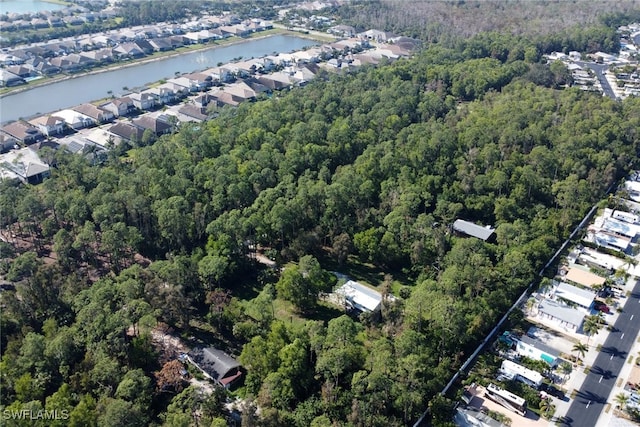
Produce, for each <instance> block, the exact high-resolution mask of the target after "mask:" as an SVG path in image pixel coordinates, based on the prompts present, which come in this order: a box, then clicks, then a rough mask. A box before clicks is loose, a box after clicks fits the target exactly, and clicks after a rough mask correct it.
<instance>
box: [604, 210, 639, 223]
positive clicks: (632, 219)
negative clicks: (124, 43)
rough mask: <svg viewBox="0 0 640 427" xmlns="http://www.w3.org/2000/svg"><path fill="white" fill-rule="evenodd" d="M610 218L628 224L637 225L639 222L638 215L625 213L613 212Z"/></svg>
mask: <svg viewBox="0 0 640 427" xmlns="http://www.w3.org/2000/svg"><path fill="white" fill-rule="evenodd" d="M611 217H612V218H615V219H619V220H620V221H624V222H628V223H629V224H637V223H638V222H640V217H638V215H634V214H632V213H630V212H625V211H613V213H612V214H611Z"/></svg>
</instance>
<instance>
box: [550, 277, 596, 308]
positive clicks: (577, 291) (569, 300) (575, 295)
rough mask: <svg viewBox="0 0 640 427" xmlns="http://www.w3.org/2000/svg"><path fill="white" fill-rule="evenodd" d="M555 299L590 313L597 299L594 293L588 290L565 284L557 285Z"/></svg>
mask: <svg viewBox="0 0 640 427" xmlns="http://www.w3.org/2000/svg"><path fill="white" fill-rule="evenodd" d="M553 296H554V298H555V299H556V300H557V301H558V300H559V301H560V302H562V303H564V304H566V305H568V306H571V307H573V308H577V309H579V310H582V311H584V312H585V313H589V312H590V311H591V306H592V305H593V300H594V299H595V298H596V294H595V293H594V292H591V291H588V290H586V289H582V288H578V287H576V286H573V285H570V284H568V283H565V282H559V283H557V284H556V288H555V290H554V291H553Z"/></svg>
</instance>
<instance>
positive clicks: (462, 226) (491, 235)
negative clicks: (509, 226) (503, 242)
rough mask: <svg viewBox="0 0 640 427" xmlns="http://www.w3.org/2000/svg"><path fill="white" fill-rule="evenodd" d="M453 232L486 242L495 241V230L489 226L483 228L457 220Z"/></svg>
mask: <svg viewBox="0 0 640 427" xmlns="http://www.w3.org/2000/svg"><path fill="white" fill-rule="evenodd" d="M453 231H455V232H456V233H458V234H461V235H465V236H470V237H475V238H477V239H480V240H484V241H485V242H493V241H495V238H496V234H495V230H494V229H493V228H491V227H489V226H486V227H483V226H481V225H478V224H474V223H473V222H469V221H465V220H463V219H456V220H455V222H454V223H453Z"/></svg>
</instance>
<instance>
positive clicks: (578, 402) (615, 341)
mask: <svg viewBox="0 0 640 427" xmlns="http://www.w3.org/2000/svg"><path fill="white" fill-rule="evenodd" d="M639 322H640V281H638V282H636V285H635V287H634V288H633V292H632V293H631V295H630V296H629V298H628V299H627V302H626V303H625V305H624V310H623V312H622V313H620V316H619V317H618V320H617V321H616V323H615V325H614V328H615V329H614V330H613V331H612V332H610V333H609V336H608V337H607V340H606V341H605V343H604V345H603V346H602V350H601V352H600V354H599V355H598V357H597V358H596V360H595V362H594V364H593V366H592V367H591V371H590V372H589V374H587V377H586V378H585V380H584V382H583V383H582V387H581V388H580V391H578V393H577V394H576V397H575V399H574V401H573V403H572V404H571V407H569V411H568V412H567V415H566V416H565V417H564V418H563V419H562V422H560V423H559V425H561V426H571V427H594V426H595V425H596V422H597V421H598V417H599V416H600V413H601V412H602V409H603V408H604V405H605V404H606V403H607V399H608V397H609V394H610V393H611V389H612V388H613V386H614V385H615V383H616V380H617V379H618V375H619V374H620V370H621V369H622V366H623V365H624V364H625V363H626V360H627V359H628V357H629V351H630V350H631V346H632V345H633V343H634V341H635V338H636V336H637V334H638V329H639V326H640V323H639Z"/></svg>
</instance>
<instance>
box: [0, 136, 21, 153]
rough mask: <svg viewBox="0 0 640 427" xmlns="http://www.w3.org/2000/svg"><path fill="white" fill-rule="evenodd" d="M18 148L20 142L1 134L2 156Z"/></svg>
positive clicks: (0, 150) (0, 149) (0, 146)
mask: <svg viewBox="0 0 640 427" xmlns="http://www.w3.org/2000/svg"><path fill="white" fill-rule="evenodd" d="M17 146H18V140H17V139H15V138H14V137H12V136H10V135H7V134H6V133H2V132H0V154H1V153H6V152H7V151H9V150H11V149H12V148H14V147H17Z"/></svg>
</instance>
